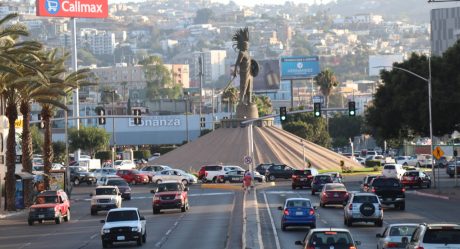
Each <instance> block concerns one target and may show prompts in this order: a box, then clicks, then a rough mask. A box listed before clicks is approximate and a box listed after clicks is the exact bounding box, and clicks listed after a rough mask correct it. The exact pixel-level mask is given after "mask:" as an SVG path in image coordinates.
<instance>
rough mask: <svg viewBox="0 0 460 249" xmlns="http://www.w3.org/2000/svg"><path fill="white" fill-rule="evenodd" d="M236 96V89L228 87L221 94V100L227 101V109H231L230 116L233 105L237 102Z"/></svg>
mask: <svg viewBox="0 0 460 249" xmlns="http://www.w3.org/2000/svg"><path fill="white" fill-rule="evenodd" d="M238 96H239V95H238V89H236V88H235V87H229V88H227V89H226V90H225V91H224V92H223V93H222V99H228V102H229V107H230V108H231V110H230V115H232V113H233V110H234V105H235V104H236V103H237V102H238ZM230 118H232V117H230Z"/></svg>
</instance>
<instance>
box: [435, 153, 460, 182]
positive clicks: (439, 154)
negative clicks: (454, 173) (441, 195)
mask: <svg viewBox="0 0 460 249" xmlns="http://www.w3.org/2000/svg"><path fill="white" fill-rule="evenodd" d="M432 153H433V155H432V156H433V157H435V158H436V160H439V159H440V158H441V157H442V156H443V155H444V151H443V150H442V149H441V147H439V146H436V148H434V150H433V152H432ZM431 162H432V163H431V170H432V171H433V174H434V173H435V169H434V163H433V159H431ZM439 168H440V167H438V172H436V174H437V175H438V179H437V180H436V175H433V176H434V177H433V178H434V179H435V180H436V184H437V188H438V189H439V188H440V182H439ZM455 170H457V169H455Z"/></svg>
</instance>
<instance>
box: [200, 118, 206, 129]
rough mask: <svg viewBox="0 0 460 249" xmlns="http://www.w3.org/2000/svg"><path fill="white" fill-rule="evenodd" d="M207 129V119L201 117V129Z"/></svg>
mask: <svg viewBox="0 0 460 249" xmlns="http://www.w3.org/2000/svg"><path fill="white" fill-rule="evenodd" d="M205 127H206V118H205V117H201V118H200V128H205Z"/></svg>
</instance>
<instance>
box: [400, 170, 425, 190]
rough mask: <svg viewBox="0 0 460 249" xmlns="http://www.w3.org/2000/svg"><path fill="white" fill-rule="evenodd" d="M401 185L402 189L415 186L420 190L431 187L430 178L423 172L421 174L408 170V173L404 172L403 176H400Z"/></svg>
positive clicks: (417, 171) (418, 171)
mask: <svg viewBox="0 0 460 249" xmlns="http://www.w3.org/2000/svg"><path fill="white" fill-rule="evenodd" d="M401 183H402V184H403V185H404V187H406V186H409V187H414V186H417V187H419V188H422V187H426V188H430V187H431V177H430V176H429V175H427V174H426V173H425V172H422V171H420V170H409V171H406V172H405V173H404V175H403V176H402V178H401Z"/></svg>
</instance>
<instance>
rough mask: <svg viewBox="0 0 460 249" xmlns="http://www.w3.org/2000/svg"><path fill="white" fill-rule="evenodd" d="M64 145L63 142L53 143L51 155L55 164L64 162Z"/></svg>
mask: <svg viewBox="0 0 460 249" xmlns="http://www.w3.org/2000/svg"><path fill="white" fill-rule="evenodd" d="M65 146H66V144H65V142H64V141H56V142H53V154H54V160H55V161H56V162H60V163H62V162H65V161H66V148H65Z"/></svg>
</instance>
